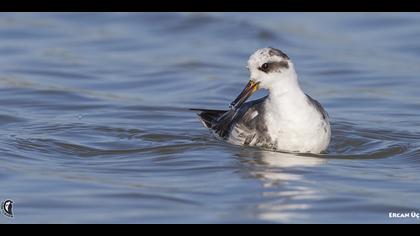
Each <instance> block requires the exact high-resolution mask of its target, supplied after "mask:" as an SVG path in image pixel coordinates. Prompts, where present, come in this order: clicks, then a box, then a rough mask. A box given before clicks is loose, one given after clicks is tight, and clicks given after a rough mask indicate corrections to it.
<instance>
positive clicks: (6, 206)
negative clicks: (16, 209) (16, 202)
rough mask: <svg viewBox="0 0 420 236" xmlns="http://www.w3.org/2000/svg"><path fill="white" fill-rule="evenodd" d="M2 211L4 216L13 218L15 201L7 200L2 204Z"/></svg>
mask: <svg viewBox="0 0 420 236" xmlns="http://www.w3.org/2000/svg"><path fill="white" fill-rule="evenodd" d="M1 210H2V211H3V214H4V215H5V216H8V217H13V211H12V210H13V201H12V200H6V201H4V202H3V203H2V204H1Z"/></svg>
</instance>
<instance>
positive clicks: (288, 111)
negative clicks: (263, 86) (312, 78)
mask: <svg viewBox="0 0 420 236" xmlns="http://www.w3.org/2000/svg"><path fill="white" fill-rule="evenodd" d="M267 105H268V106H270V109H272V110H273V111H274V112H275V113H278V114H279V115H281V116H282V117H285V116H296V115H298V114H303V113H304V112H305V111H306V109H305V108H306V106H308V105H309V104H308V102H307V97H306V94H305V93H304V92H303V91H302V89H301V88H300V86H299V83H298V80H297V78H294V79H290V81H289V82H288V83H286V84H285V83H282V84H280V83H279V86H277V87H276V85H273V86H272V88H271V89H269V95H268V100H267Z"/></svg>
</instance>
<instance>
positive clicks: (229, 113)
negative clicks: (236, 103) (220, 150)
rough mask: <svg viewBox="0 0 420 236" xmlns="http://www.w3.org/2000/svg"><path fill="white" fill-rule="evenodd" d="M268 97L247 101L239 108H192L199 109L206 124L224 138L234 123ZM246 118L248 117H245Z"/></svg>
mask: <svg viewBox="0 0 420 236" xmlns="http://www.w3.org/2000/svg"><path fill="white" fill-rule="evenodd" d="M264 99H266V97H263V98H260V99H257V100H254V101H250V102H246V103H244V104H243V105H242V106H241V107H239V108H238V109H230V110H209V109H190V110H193V111H199V112H200V113H198V116H199V117H200V118H201V120H202V121H203V123H204V125H205V126H206V127H207V128H209V129H211V130H213V131H214V132H215V133H216V134H218V135H219V136H220V137H222V138H226V137H228V134H229V131H230V129H231V128H232V125H233V124H235V123H236V122H238V121H239V120H240V119H241V118H242V117H243V116H244V115H245V114H248V115H249V114H250V113H249V112H248V113H247V111H248V110H249V109H250V108H252V107H254V106H255V105H260V104H261V103H262V102H263V101H264ZM244 118H246V117H244Z"/></svg>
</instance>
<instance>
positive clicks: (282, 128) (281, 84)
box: [191, 47, 331, 154]
mask: <svg viewBox="0 0 420 236" xmlns="http://www.w3.org/2000/svg"><path fill="white" fill-rule="evenodd" d="M246 68H247V69H248V70H249V74H250V80H249V82H248V83H247V85H246V86H245V88H244V89H243V90H242V92H241V93H240V94H239V95H238V96H237V97H236V99H235V100H234V101H233V102H232V103H230V106H229V109H227V110H212V109H197V108H192V109H191V110H193V111H196V112H198V113H197V114H198V116H199V118H200V120H201V121H202V123H203V125H204V126H205V127H206V128H208V129H209V130H211V131H212V132H213V134H214V135H215V137H217V138H219V139H222V140H224V141H226V142H228V143H231V144H235V145H242V146H252V147H259V148H262V149H268V150H271V151H279V152H289V153H313V154H320V153H325V152H326V150H327V148H328V146H329V143H330V141H331V125H330V121H329V116H328V113H327V112H326V110H325V109H324V108H323V107H322V105H321V104H320V103H319V102H318V101H317V100H315V99H313V98H312V97H310V96H309V95H307V94H306V93H304V92H303V91H302V89H301V87H300V85H299V81H298V75H297V73H296V70H295V68H294V65H293V62H292V61H291V59H290V58H289V57H288V56H287V55H286V54H285V53H284V52H282V51H281V50H279V49H276V48H273V47H266V48H261V49H258V50H256V51H255V52H254V53H253V54H252V55H251V56H250V57H249V60H248V63H247V67H246ZM259 89H265V90H268V95H266V96H264V97H262V98H260V99H256V100H253V101H249V102H246V101H247V100H248V98H249V97H251V95H252V94H253V93H255V92H256V91H257V90H259Z"/></svg>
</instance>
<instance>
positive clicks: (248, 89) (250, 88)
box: [230, 80, 259, 108]
mask: <svg viewBox="0 0 420 236" xmlns="http://www.w3.org/2000/svg"><path fill="white" fill-rule="evenodd" d="M258 84H259V82H254V81H252V80H250V81H249V82H248V84H247V85H246V86H245V88H244V90H242V92H241V93H240V94H239V95H238V97H237V98H236V99H235V100H234V101H233V102H232V103H231V104H230V107H231V108H237V107H240V106H241V105H242V104H243V103H244V102H245V101H246V100H247V99H248V98H249V97H251V95H252V94H254V93H255V91H257V90H258Z"/></svg>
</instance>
